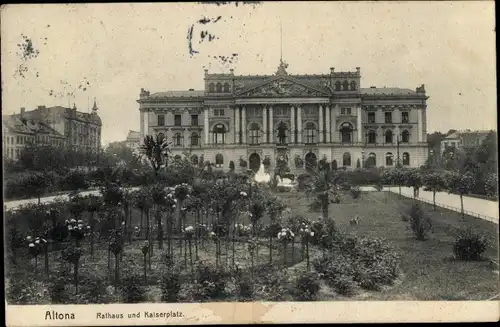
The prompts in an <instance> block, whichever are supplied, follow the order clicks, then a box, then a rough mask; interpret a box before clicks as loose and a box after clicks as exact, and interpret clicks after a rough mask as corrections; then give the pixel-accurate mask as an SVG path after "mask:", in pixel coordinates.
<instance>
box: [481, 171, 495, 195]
mask: <svg viewBox="0 0 500 327" xmlns="http://www.w3.org/2000/svg"><path fill="white" fill-rule="evenodd" d="M484 187H485V192H486V194H487V195H488V196H491V197H497V196H498V175H497V174H495V173H491V174H489V175H488V177H487V178H486V182H485V185H484Z"/></svg>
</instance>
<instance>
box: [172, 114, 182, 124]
mask: <svg viewBox="0 0 500 327" xmlns="http://www.w3.org/2000/svg"><path fill="white" fill-rule="evenodd" d="M174 125H175V126H181V125H182V116H181V115H175V116H174Z"/></svg>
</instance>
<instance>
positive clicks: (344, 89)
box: [342, 81, 349, 91]
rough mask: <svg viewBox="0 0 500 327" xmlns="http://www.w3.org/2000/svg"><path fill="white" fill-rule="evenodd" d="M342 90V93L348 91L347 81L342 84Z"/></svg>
mask: <svg viewBox="0 0 500 327" xmlns="http://www.w3.org/2000/svg"><path fill="white" fill-rule="evenodd" d="M342 89H343V91H349V82H348V81H344V83H343V84H342Z"/></svg>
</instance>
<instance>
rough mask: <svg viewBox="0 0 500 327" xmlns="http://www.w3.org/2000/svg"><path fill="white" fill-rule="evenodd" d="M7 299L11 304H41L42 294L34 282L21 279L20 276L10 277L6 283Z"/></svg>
mask: <svg viewBox="0 0 500 327" xmlns="http://www.w3.org/2000/svg"><path fill="white" fill-rule="evenodd" d="M6 284H7V285H6V291H7V292H6V293H7V294H6V295H7V296H6V300H7V302H8V304H10V305H13V304H14V305H23V304H39V303H40V302H41V301H40V300H41V299H40V297H41V294H38V293H37V291H36V287H35V286H34V285H32V283H26V282H24V281H21V280H19V276H15V277H13V278H10V279H9V281H8V283H6Z"/></svg>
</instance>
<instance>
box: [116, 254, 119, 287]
mask: <svg viewBox="0 0 500 327" xmlns="http://www.w3.org/2000/svg"><path fill="white" fill-rule="evenodd" d="M119 255H120V254H119V253H118V254H115V285H116V287H118V284H119V282H120V260H119V258H118V256H119Z"/></svg>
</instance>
